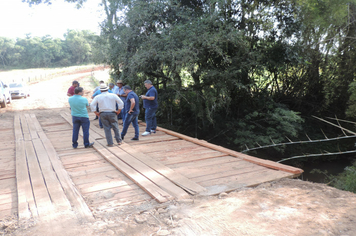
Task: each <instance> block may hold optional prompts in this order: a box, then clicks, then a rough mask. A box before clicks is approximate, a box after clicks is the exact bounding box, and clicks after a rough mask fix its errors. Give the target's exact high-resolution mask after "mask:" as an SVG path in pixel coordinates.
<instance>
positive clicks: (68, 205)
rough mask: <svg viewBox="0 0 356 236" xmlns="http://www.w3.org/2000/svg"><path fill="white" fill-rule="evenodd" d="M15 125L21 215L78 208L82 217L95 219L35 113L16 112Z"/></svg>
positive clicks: (49, 215) (49, 216)
mask: <svg viewBox="0 0 356 236" xmlns="http://www.w3.org/2000/svg"><path fill="white" fill-rule="evenodd" d="M14 126H15V136H16V177H17V196H18V206H19V207H18V209H19V214H18V215H19V219H20V220H26V219H29V218H30V217H34V218H36V217H40V218H41V219H52V220H53V219H54V218H55V217H56V216H57V215H60V214H66V213H69V212H71V211H72V210H75V211H76V213H77V216H78V217H79V218H80V219H81V220H93V216H92V214H91V212H90V210H89V208H88V206H87V205H86V204H85V202H84V200H83V199H82V196H81V194H79V192H78V191H77V190H76V188H75V186H74V185H73V183H72V182H71V179H70V177H69V175H68V174H67V172H66V171H65V169H64V167H63V165H62V163H61V162H60V160H59V159H58V155H57V153H56V151H55V150H54V148H53V145H52V144H51V142H50V141H49V140H48V138H47V136H46V135H45V133H44V132H43V130H42V128H41V126H40V124H39V122H38V120H37V119H36V116H35V115H33V114H31V115H29V114H20V115H15V117H14Z"/></svg>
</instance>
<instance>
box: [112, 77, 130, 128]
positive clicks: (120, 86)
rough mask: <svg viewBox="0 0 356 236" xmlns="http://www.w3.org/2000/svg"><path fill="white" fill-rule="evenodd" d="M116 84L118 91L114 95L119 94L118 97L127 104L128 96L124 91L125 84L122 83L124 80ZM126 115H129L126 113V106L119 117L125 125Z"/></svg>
mask: <svg viewBox="0 0 356 236" xmlns="http://www.w3.org/2000/svg"><path fill="white" fill-rule="evenodd" d="M116 84H117V89H116V90H114V93H115V94H117V96H119V98H120V99H121V100H122V102H123V103H124V104H125V102H126V97H127V94H126V93H125V91H124V87H123V86H124V84H123V82H122V80H118V81H117V82H116ZM126 114H127V112H126V109H125V106H124V108H123V109H122V111H121V113H120V114H119V115H118V117H117V118H118V119H120V118H121V119H122V123H124V122H125V117H126Z"/></svg>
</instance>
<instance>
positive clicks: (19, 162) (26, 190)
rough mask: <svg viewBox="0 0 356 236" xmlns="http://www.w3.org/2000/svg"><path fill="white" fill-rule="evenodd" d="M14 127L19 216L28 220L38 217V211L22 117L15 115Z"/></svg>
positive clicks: (20, 218)
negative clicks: (29, 169)
mask: <svg viewBox="0 0 356 236" xmlns="http://www.w3.org/2000/svg"><path fill="white" fill-rule="evenodd" d="M14 129H15V138H16V140H17V141H16V180H17V196H18V217H19V220H28V219H30V218H31V216H32V217H34V218H37V217H38V211H37V207H36V203H35V199H34V196H33V192H32V188H31V181H30V177H29V171H28V166H27V159H26V153H25V143H24V140H23V134H22V132H21V124H20V118H19V116H18V115H15V117H14Z"/></svg>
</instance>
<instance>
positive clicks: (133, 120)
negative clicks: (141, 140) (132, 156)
mask: <svg viewBox="0 0 356 236" xmlns="http://www.w3.org/2000/svg"><path fill="white" fill-rule="evenodd" d="M137 117H138V114H136V115H131V114H129V113H127V114H126V118H125V121H124V127H123V128H122V132H121V137H125V135H126V133H127V129H128V128H129V125H130V124H131V123H132V126H133V127H134V129H135V138H138V136H139V132H140V131H139V127H138V118H137Z"/></svg>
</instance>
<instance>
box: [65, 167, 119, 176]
mask: <svg viewBox="0 0 356 236" xmlns="http://www.w3.org/2000/svg"><path fill="white" fill-rule="evenodd" d="M112 170H117V169H116V168H115V167H114V166H112V165H108V164H105V165H104V166H101V167H99V168H92V169H86V168H85V167H84V168H83V167H79V168H73V169H68V170H67V171H68V173H69V174H70V176H71V177H72V178H75V177H78V176H87V175H91V174H95V173H102V172H106V171H112Z"/></svg>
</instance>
